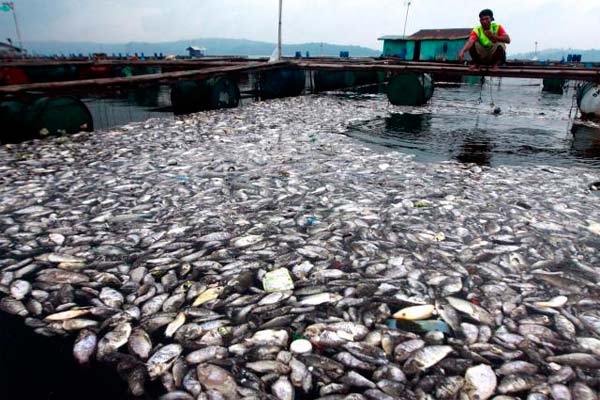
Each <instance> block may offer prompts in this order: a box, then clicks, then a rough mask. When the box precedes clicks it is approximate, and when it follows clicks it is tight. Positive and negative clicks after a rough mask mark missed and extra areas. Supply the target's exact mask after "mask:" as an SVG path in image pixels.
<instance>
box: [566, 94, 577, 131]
mask: <svg viewBox="0 0 600 400" xmlns="http://www.w3.org/2000/svg"><path fill="white" fill-rule="evenodd" d="M576 103H577V90H575V92H574V93H573V97H572V99H571V108H570V109H569V120H568V121H567V135H568V134H569V133H571V134H572V133H573V131H572V129H573V122H574V121H575V118H576V117H577V111H575V116H573V115H572V114H573V109H574V108H575V104H576Z"/></svg>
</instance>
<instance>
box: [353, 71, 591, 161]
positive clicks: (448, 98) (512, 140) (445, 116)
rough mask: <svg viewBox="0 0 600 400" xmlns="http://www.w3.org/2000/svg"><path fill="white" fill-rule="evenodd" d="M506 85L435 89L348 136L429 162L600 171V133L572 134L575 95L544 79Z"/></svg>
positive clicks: (362, 124) (575, 131)
mask: <svg viewBox="0 0 600 400" xmlns="http://www.w3.org/2000/svg"><path fill="white" fill-rule="evenodd" d="M499 83H500V80H499V79H497V78H496V79H494V80H493V81H492V84H489V83H486V84H485V85H484V87H483V88H481V86H479V85H465V86H461V87H458V88H436V91H435V94H434V97H433V99H432V101H431V103H430V104H429V105H428V106H426V107H424V108H405V109H398V110H399V111H398V112H397V113H390V114H389V115H387V116H385V117H383V118H376V119H373V120H371V121H366V122H359V123H355V124H352V127H351V129H350V132H349V133H348V135H350V136H351V137H354V138H356V139H359V140H361V141H365V142H368V143H374V144H378V145H383V146H386V147H390V148H393V149H396V150H398V151H401V152H403V153H408V154H413V155H415V157H416V159H417V160H418V161H424V162H432V161H433V162H437V161H445V160H457V161H460V162H465V163H477V164H480V165H489V166H499V165H542V164H543V165H556V166H574V165H578V166H592V167H600V130H598V129H595V128H591V127H587V126H575V127H574V128H573V129H571V125H572V123H571V122H570V120H569V112H570V111H571V107H574V108H573V109H572V114H573V115H574V114H575V112H576V110H577V108H576V104H575V105H573V93H574V90H570V91H568V92H567V93H565V94H564V95H557V94H550V93H544V92H542V91H541V87H540V85H539V84H540V82H539V81H528V80H525V81H524V80H517V79H503V80H502V81H501V83H500V85H499ZM373 101H381V102H385V101H386V99H385V98H384V97H380V96H378V97H376V98H374V99H373ZM497 107H500V109H501V113H500V114H499V115H496V114H495V113H494V109H495V108H497Z"/></svg>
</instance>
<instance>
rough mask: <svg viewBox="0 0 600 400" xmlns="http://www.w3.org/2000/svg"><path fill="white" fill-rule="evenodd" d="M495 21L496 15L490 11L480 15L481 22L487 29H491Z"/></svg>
mask: <svg viewBox="0 0 600 400" xmlns="http://www.w3.org/2000/svg"><path fill="white" fill-rule="evenodd" d="M493 20H494V13H493V12H492V10H490V9H487V8H486V9H485V10H483V11H481V12H480V13H479V22H481V26H483V27H484V28H485V29H489V28H490V24H491V23H492V21H493Z"/></svg>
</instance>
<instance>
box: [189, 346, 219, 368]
mask: <svg viewBox="0 0 600 400" xmlns="http://www.w3.org/2000/svg"><path fill="white" fill-rule="evenodd" d="M228 355H229V352H228V351H227V349H226V348H225V347H222V346H208V347H205V348H203V349H199V350H196V351H193V352H191V353H189V354H188V355H187V356H186V357H185V361H186V362H187V363H188V364H191V365H195V364H203V363H206V362H208V361H211V360H222V359H224V358H226V357H227V356H228Z"/></svg>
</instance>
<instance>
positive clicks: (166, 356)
mask: <svg viewBox="0 0 600 400" xmlns="http://www.w3.org/2000/svg"><path fill="white" fill-rule="evenodd" d="M182 351H183V347H182V346H181V345H179V344H168V345H166V346H164V347H161V348H160V349H158V351H156V353H154V354H152V356H151V357H150V358H149V359H148V362H146V368H147V370H148V376H149V377H150V379H156V378H158V377H159V376H161V375H163V374H164V373H166V372H167V371H168V370H169V369H170V368H171V366H172V365H173V363H174V362H175V360H176V359H177V357H179V355H180V354H181V352H182Z"/></svg>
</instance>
